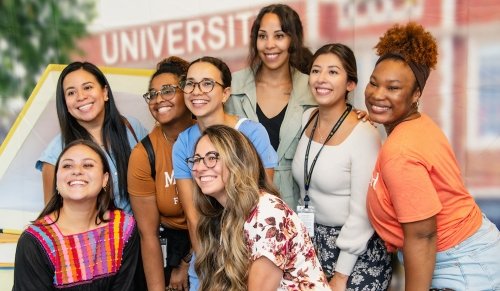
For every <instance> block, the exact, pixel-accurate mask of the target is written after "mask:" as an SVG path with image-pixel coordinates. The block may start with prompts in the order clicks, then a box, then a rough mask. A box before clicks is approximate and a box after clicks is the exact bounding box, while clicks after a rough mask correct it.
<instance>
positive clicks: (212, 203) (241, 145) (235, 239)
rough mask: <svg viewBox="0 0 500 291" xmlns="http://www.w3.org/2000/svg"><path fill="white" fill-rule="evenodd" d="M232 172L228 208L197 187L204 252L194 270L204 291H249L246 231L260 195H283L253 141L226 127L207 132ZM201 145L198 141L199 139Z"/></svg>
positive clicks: (230, 174) (211, 129) (228, 184)
mask: <svg viewBox="0 0 500 291" xmlns="http://www.w3.org/2000/svg"><path fill="white" fill-rule="evenodd" d="M205 136H206V137H208V139H209V140H210V142H211V143H212V144H213V146H214V147H215V149H216V151H217V152H218V153H219V155H220V160H219V161H218V162H219V163H223V165H224V167H225V170H226V171H227V172H228V179H227V181H225V184H226V187H225V191H226V196H227V198H226V205H225V207H223V206H222V205H221V204H220V203H219V202H218V201H217V200H216V199H215V198H213V197H210V196H207V195H204V194H203V193H202V192H201V189H200V188H199V187H198V186H197V185H195V194H194V201H195V206H196V208H197V210H198V213H199V215H200V218H199V222H198V226H197V235H198V242H199V247H200V251H199V253H198V254H197V255H196V261H195V269H196V273H197V274H198V276H199V280H200V289H201V290H214V291H215V290H217V291H219V290H247V280H248V269H249V266H250V257H249V251H248V248H247V242H246V238H245V237H244V231H243V226H244V224H245V221H246V219H247V218H248V217H249V215H250V213H251V211H252V210H253V209H254V208H255V207H256V206H257V203H258V201H259V197H260V193H261V192H267V193H271V194H274V195H277V196H279V194H278V191H277V190H276V189H275V188H274V186H272V185H271V184H270V183H269V182H268V178H267V176H266V172H265V169H264V166H263V164H262V161H261V160H260V158H259V155H258V154H257V151H256V150H255V148H254V146H253V145H252V143H251V142H250V140H249V139H248V138H246V137H245V136H244V135H243V134H241V133H240V132H238V131H237V130H235V129H233V128H230V127H228V126H225V125H214V126H211V127H208V128H207V129H205V131H203V133H202V135H201V137H200V139H201V138H203V137H205ZM198 141H199V140H198Z"/></svg>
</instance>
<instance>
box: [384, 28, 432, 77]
mask: <svg viewBox="0 0 500 291" xmlns="http://www.w3.org/2000/svg"><path fill="white" fill-rule="evenodd" d="M375 49H376V50H377V55H378V56H383V55H386V54H390V53H393V54H394V53H395V54H399V55H401V56H402V57H403V58H404V59H405V61H406V62H407V63H410V62H413V63H415V64H419V65H424V66H427V67H428V68H429V69H435V67H436V64H437V56H438V49H437V44H436V39H435V38H434V37H433V36H432V35H431V33H430V32H428V31H425V29H424V28H423V27H422V25H420V24H418V23H415V22H409V23H408V24H406V25H404V26H403V25H399V24H396V25H394V26H393V27H391V28H390V29H389V30H387V31H386V33H385V34H384V35H383V36H382V37H381V38H380V40H379V42H378V44H377V45H376V46H375Z"/></svg>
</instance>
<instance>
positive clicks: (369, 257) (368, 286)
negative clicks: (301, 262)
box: [313, 223, 392, 291]
mask: <svg viewBox="0 0 500 291" xmlns="http://www.w3.org/2000/svg"><path fill="white" fill-rule="evenodd" d="M341 229H342V227H340V226H336V227H331V226H327V225H322V224H319V223H316V224H315V226H314V238H313V240H314V245H315V246H316V250H317V252H318V259H319V261H320V262H321V266H322V267H323V270H324V272H325V275H326V277H327V279H328V280H330V279H331V278H332V277H333V273H334V272H335V265H336V262H337V260H338V258H339V255H340V248H339V247H338V246H337V243H336V241H337V238H338V237H339V235H340V230H341ZM391 278H392V265H391V256H390V255H389V253H388V252H387V250H386V248H385V245H384V241H383V240H382V239H380V237H379V236H378V235H377V234H376V233H375V234H374V235H373V236H372V237H371V238H370V240H368V245H367V247H366V251H365V252H364V253H363V254H362V255H361V256H359V257H358V260H357V261H356V264H355V265H354V269H353V270H352V273H351V274H350V276H349V279H348V280H347V289H346V290H347V291H360V290H376V291H379V290H387V289H388V288H389V284H390V283H391Z"/></svg>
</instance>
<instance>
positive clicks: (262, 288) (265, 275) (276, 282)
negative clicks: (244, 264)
mask: <svg viewBox="0 0 500 291" xmlns="http://www.w3.org/2000/svg"><path fill="white" fill-rule="evenodd" d="M281 278H283V271H282V270H281V269H280V268H278V266H276V265H275V264H274V263H273V262H271V260H269V259H268V258H266V257H260V258H258V259H257V260H255V261H253V262H252V264H251V265H250V270H249V272H248V290H249V291H268V290H269V291H275V290H277V289H278V287H279V286H280V282H281Z"/></svg>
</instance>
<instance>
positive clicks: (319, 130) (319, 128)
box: [311, 114, 325, 143]
mask: <svg viewBox="0 0 500 291" xmlns="http://www.w3.org/2000/svg"><path fill="white" fill-rule="evenodd" d="M317 118H318V135H319V143H322V142H323V141H324V140H325V138H324V137H323V135H322V134H321V127H320V122H319V114H318V117H317ZM312 135H314V132H312ZM311 138H314V136H311Z"/></svg>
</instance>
